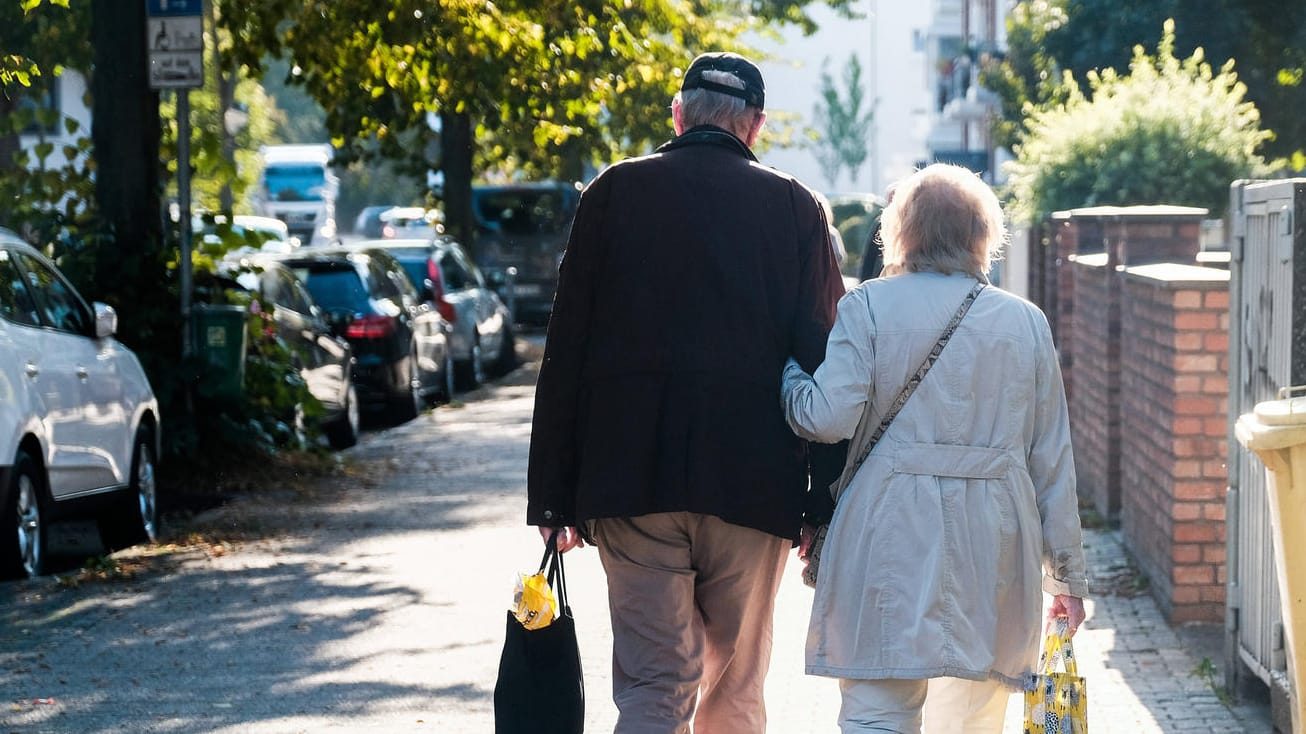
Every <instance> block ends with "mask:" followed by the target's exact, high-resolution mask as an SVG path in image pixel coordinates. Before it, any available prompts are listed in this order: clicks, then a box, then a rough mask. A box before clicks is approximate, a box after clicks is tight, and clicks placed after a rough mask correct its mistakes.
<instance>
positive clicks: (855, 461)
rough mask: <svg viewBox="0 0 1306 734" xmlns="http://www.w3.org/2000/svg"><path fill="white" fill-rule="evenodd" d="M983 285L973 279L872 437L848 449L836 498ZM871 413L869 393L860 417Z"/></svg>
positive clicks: (833, 493)
mask: <svg viewBox="0 0 1306 734" xmlns="http://www.w3.org/2000/svg"><path fill="white" fill-rule="evenodd" d="M985 285H987V283H985V282H984V281H983V280H980V281H977V282H976V283H975V287H974V288H971V289H970V293H967V294H966V298H964V299H963V300H962V302H961V305H960V306H958V307H957V312H956V313H954V314H953V315H952V320H951V321H949V322H948V325H947V326H946V327H944V329H943V334H942V335H941V336H940V337H939V340H938V341H937V342H935V343H934V348H933V349H931V350H930V353H929V354H927V355H926V356H925V361H923V362H921V366H920V367H918V368H916V373H915V374H913V375H912V376H911V378H910V379H908V380H907V384H905V385H903V386H902V390H901V391H899V392H898V397H897V398H896V399H894V401H893V404H892V405H890V406H889V410H888V411H887V412H886V413H885V414H884V420H881V421H880V426H879V427H878V428H876V429H875V433H873V434H871V437H870V438H869V439H868V440H867V441H866V444H865V445H864V446H862V447H861V450H860V451H858V452H856V454H854V453H852V452H849V454H848V463H847V464H845V465H844V468H843V473H842V474H840V475H839V479H838V481H837V482H836V483H835V485H834V486H832V487H831V488H830V494H831V495H832V496H833V497H834V498H835V500H836V501H837V500H838V499H839V495H840V494H841V493H842V492H843V489H844V487H846V486H847V484H848V482H850V481H852V476H853V475H854V474H856V473H857V470H858V469H859V468H860V467H861V465H862V462H864V461H866V457H868V456H870V455H871V450H872V449H874V448H875V444H877V443H879V441H880V438H881V437H882V436H884V433H885V431H888V430H889V425H890V424H891V423H893V419H894V418H896V417H898V412H899V411H901V410H902V408H903V406H904V405H906V404H907V399H908V398H910V397H911V395H912V393H914V392H916V388H917V386H919V385H920V384H921V381H922V380H924V379H925V375H926V373H928V372H929V371H930V368H931V367H933V366H934V363H935V362H936V361H938V359H939V355H940V354H942V353H943V348H944V347H946V346H947V345H948V340H949V339H951V338H952V334H953V332H955V331H956V330H957V326H958V325H960V324H961V320H962V319H964V318H966V312H967V311H969V310H970V306H971V304H972V303H974V302H975V299H976V298H978V297H979V294H980V291H982V290H984V286H985ZM874 387H875V381H874V380H872V381H871V389H872V390H874ZM870 414H871V405H870V397H869V396H868V397H867V403H866V408H865V412H864V413H863V414H862V420H865V419H866V418H867V417H869V416H870ZM854 440H855V439H854Z"/></svg>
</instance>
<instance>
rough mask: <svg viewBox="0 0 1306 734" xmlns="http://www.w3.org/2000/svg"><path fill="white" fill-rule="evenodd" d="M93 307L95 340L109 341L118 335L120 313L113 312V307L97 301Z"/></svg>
mask: <svg viewBox="0 0 1306 734" xmlns="http://www.w3.org/2000/svg"><path fill="white" fill-rule="evenodd" d="M92 307H93V308H94V309H95V338H96V339H107V338H109V337H111V336H113V335H114V334H117V333H118V312H117V311H114V310H113V306H110V305H109V304H107V303H100V302H99V301H96V302H95V304H94V305H93V306H92Z"/></svg>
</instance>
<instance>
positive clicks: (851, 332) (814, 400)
mask: <svg viewBox="0 0 1306 734" xmlns="http://www.w3.org/2000/svg"><path fill="white" fill-rule="evenodd" d="M872 332H873V329H872V325H871V318H870V310H869V308H868V307H867V301H866V292H865V289H864V288H856V289H854V290H852V291H851V292H849V293H848V295H846V296H844V298H843V299H842V300H841V301H839V310H838V314H837V316H836V317H835V320H834V328H833V329H831V331H830V338H829V340H828V341H827V343H826V347H825V361H824V362H822V363H821V366H820V367H818V368H817V370H816V372H815V373H814V374H812V375H808V374H807V373H806V372H804V371H803V368H802V367H800V366H799V365H798V363H797V362H795V361H794V360H793V359H790V360H789V361H788V362H787V363H786V364H785V371H784V376H783V379H782V381H781V395H782V403H783V405H784V411H785V420H786V421H788V422H789V427H790V428H791V429H792V430H793V432H794V433H796V434H798V435H799V436H801V437H802V438H805V439H808V440H810V441H819V442H821V443H836V442H838V441H842V440H843V439H846V438H849V437H851V436H852V435H853V431H855V430H856V429H857V422H858V420H860V419H861V417H862V406H863V405H864V404H865V403H866V399H867V391H868V390H869V389H870V384H871V373H872V368H873V365H874V363H875V351H874V346H873V345H872V343H871V337H872Z"/></svg>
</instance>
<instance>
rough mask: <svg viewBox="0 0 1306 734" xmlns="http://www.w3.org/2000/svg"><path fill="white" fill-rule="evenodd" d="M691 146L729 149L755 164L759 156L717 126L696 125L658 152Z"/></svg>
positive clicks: (664, 145)
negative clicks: (713, 146)
mask: <svg viewBox="0 0 1306 734" xmlns="http://www.w3.org/2000/svg"><path fill="white" fill-rule="evenodd" d="M689 145H715V146H717V147H719V148H728V149H731V150H734V151H736V152H738V153H740V154H741V155H743V156H744V157H745V158H747V159H748V160H750V161H753V162H754V163H756V162H757V156H754V155H753V151H751V150H749V149H748V145H746V144H745V143H744V141H742V140H740V139H739V138H737V137H735V135H734V134H733V133H731V132H729V131H727V130H724V129H722V128H719V127H716V126H715V125H696V126H694V127H692V128H690V129H688V130H686V131H685V133H684V134H683V135H679V136H677V137H676V138H674V139H673V140H671V141H670V142H667V143H663V144H662V146H661V147H659V148H658V149H657V152H659V153H665V152H667V151H669V150H675V149H677V148H684V147H686V146H689Z"/></svg>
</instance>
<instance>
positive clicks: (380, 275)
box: [367, 255, 403, 301]
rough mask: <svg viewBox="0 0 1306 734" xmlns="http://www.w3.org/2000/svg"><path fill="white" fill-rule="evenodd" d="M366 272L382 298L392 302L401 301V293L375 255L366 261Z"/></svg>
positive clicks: (382, 263)
mask: <svg viewBox="0 0 1306 734" xmlns="http://www.w3.org/2000/svg"><path fill="white" fill-rule="evenodd" d="M367 270H368V274H369V275H370V276H371V278H372V282H373V283H375V284H376V286H377V290H378V291H379V292H380V294H381V295H382V296H384V297H386V298H389V299H392V300H394V301H400V300H402V299H403V291H402V290H401V289H400V288H399V285H398V284H397V282H396V280H395V278H394V277H393V276H392V275H391V273H390V271H389V270H388V269H387V268H386V263H385V262H384V261H383V259H382V258H380V257H378V256H375V255H373V256H372V257H369V258H368V260H367Z"/></svg>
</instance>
